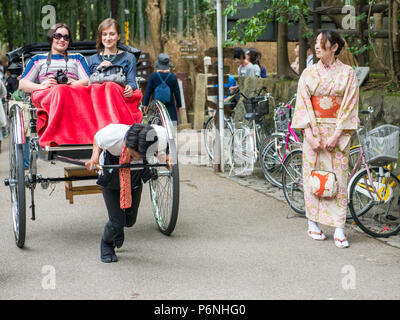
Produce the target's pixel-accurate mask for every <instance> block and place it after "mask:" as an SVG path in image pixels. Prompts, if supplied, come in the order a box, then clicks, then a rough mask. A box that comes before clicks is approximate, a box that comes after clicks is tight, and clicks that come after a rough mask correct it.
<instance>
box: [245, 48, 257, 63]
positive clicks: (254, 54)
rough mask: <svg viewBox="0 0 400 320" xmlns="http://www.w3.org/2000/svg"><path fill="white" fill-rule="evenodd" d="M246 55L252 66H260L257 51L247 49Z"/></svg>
mask: <svg viewBox="0 0 400 320" xmlns="http://www.w3.org/2000/svg"><path fill="white" fill-rule="evenodd" d="M248 55H249V60H250V62H251V63H252V64H258V65H260V62H259V57H260V53H259V52H258V51H257V49H253V48H251V49H249V52H248Z"/></svg>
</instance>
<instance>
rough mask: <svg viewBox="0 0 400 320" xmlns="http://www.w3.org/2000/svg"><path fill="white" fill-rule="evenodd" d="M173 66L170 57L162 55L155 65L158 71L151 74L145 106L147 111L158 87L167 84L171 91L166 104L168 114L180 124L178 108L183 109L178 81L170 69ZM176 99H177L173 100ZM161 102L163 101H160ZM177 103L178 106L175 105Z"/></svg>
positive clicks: (144, 101)
mask: <svg viewBox="0 0 400 320" xmlns="http://www.w3.org/2000/svg"><path fill="white" fill-rule="evenodd" d="M172 67H173V65H172V64H171V63H170V57H169V55H168V54H166V53H161V54H160V55H159V56H158V59H157V61H156V63H155V69H156V70H157V71H156V72H154V73H153V74H151V76H150V79H149V82H148V84H147V87H146V93H145V95H144V98H143V106H144V109H145V110H146V108H147V106H148V105H149V102H150V98H152V99H155V97H154V94H155V92H156V91H157V90H158V89H157V87H158V86H160V85H162V83H163V82H165V83H166V84H167V85H168V87H169V89H170V99H169V102H164V104H165V106H166V108H167V110H168V113H169V115H170V117H171V120H172V121H173V122H178V113H177V110H176V108H181V106H182V103H181V94H180V90H179V84H178V79H177V77H176V75H175V74H173V73H172V72H171V71H170V69H171V68H172ZM173 97H175V99H174V98H173ZM159 100H160V101H161V102H163V101H162V99H159ZM175 102H176V104H175Z"/></svg>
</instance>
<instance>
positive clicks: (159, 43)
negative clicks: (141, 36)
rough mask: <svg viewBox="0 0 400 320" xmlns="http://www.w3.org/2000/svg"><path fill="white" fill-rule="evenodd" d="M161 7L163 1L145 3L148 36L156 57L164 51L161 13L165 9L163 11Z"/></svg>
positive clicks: (153, 0)
mask: <svg viewBox="0 0 400 320" xmlns="http://www.w3.org/2000/svg"><path fill="white" fill-rule="evenodd" d="M162 6H164V7H165V2H164V1H163V0H148V1H147V7H146V14H147V18H148V20H149V22H150V23H149V28H150V35H151V40H152V43H153V47H154V53H155V55H156V56H157V55H158V54H160V53H161V52H162V51H163V50H164V44H163V40H162V22H163V19H164V17H163V12H164V10H165V9H163V8H162Z"/></svg>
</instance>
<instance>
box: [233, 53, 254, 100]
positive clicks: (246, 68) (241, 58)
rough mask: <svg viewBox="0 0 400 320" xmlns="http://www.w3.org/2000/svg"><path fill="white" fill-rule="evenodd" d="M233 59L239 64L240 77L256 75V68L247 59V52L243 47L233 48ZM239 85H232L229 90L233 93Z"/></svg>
mask: <svg viewBox="0 0 400 320" xmlns="http://www.w3.org/2000/svg"><path fill="white" fill-rule="evenodd" d="M233 60H234V61H235V63H236V64H238V65H239V67H238V75H239V77H255V76H256V73H255V70H254V66H253V64H252V63H251V62H250V61H248V60H246V56H245V52H244V50H243V49H242V48H240V47H236V48H234V49H233ZM238 87H239V85H238V84H237V85H236V86H233V87H231V88H230V89H229V90H230V92H231V93H233V92H234V91H235V90H236V89H237V88H238Z"/></svg>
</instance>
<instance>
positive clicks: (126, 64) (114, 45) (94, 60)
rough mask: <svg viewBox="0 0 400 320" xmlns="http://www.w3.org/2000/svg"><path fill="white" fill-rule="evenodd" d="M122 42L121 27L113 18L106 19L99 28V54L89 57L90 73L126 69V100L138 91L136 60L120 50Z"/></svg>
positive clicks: (131, 55) (97, 47) (97, 43)
mask: <svg viewBox="0 0 400 320" xmlns="http://www.w3.org/2000/svg"><path fill="white" fill-rule="evenodd" d="M120 40H121V26H120V25H119V24H118V22H117V21H116V20H114V19H112V18H108V19H105V20H104V21H103V22H102V23H100V25H99V27H98V33H97V39H96V49H97V51H98V53H96V54H94V55H93V56H91V57H89V59H88V63H89V69H90V73H91V74H92V73H94V72H95V71H96V70H97V69H98V68H101V67H108V66H111V65H118V66H121V67H122V68H123V69H124V73H125V76H126V86H125V90H124V92H123V95H124V97H125V98H130V97H132V95H133V92H134V91H135V90H136V89H137V83H136V58H135V56H134V55H133V54H131V53H129V52H124V51H122V50H119V49H118V43H119V42H120Z"/></svg>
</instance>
